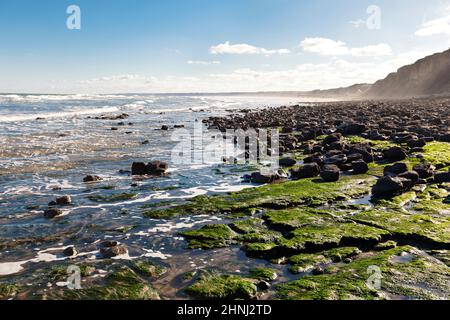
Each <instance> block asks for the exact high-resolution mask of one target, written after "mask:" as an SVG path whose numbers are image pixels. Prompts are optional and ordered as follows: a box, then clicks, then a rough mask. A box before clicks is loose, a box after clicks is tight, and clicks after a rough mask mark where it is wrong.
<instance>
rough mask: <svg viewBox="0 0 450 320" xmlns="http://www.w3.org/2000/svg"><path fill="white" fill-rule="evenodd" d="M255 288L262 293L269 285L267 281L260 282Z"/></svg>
mask: <svg viewBox="0 0 450 320" xmlns="http://www.w3.org/2000/svg"><path fill="white" fill-rule="evenodd" d="M256 286H257V287H258V288H259V289H261V290H264V291H265V290H269V289H270V283H268V282H267V281H260V282H258V284H257V285H256Z"/></svg>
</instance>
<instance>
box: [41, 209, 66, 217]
mask: <svg viewBox="0 0 450 320" xmlns="http://www.w3.org/2000/svg"><path fill="white" fill-rule="evenodd" d="M62 214H63V211H62V210H61V209H54V208H53V209H48V210H45V211H44V217H46V218H47V219H53V218H56V217H58V216H60V215H62Z"/></svg>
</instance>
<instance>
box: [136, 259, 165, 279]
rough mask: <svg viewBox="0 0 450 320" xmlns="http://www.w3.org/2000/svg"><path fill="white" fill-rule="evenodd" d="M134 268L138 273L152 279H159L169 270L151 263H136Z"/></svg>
mask: <svg viewBox="0 0 450 320" xmlns="http://www.w3.org/2000/svg"><path fill="white" fill-rule="evenodd" d="M132 267H133V269H134V270H135V271H136V272H138V273H140V274H142V275H144V276H147V277H150V278H158V277H160V276H161V275H163V274H164V273H166V272H167V268H165V267H164V266H161V265H155V264H154V263H153V262H151V261H134V262H133V263H132Z"/></svg>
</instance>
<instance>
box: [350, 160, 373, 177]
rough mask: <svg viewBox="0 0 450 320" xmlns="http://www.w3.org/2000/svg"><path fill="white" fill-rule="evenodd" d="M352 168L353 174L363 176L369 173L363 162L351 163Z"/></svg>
mask: <svg viewBox="0 0 450 320" xmlns="http://www.w3.org/2000/svg"><path fill="white" fill-rule="evenodd" d="M352 168H353V173H355V174H364V173H367V172H368V171H369V165H368V164H367V163H365V162H364V161H363V160H358V161H353V162H352Z"/></svg>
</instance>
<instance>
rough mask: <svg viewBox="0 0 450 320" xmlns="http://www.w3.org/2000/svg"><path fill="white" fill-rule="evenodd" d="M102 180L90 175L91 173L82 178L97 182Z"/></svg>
mask: <svg viewBox="0 0 450 320" xmlns="http://www.w3.org/2000/svg"><path fill="white" fill-rule="evenodd" d="M102 180H103V179H102V178H100V177H99V176H91V175H89V176H86V177H85V178H84V179H83V182H98V181H102Z"/></svg>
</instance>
